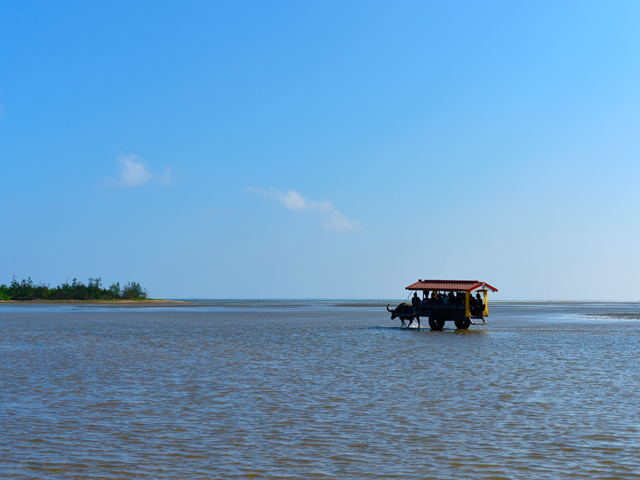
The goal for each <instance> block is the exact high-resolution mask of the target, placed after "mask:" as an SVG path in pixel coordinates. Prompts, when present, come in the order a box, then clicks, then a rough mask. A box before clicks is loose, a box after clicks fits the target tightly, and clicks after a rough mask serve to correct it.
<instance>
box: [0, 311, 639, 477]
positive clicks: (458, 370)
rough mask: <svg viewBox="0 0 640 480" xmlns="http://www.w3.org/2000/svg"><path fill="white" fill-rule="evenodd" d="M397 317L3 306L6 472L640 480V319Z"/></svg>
mask: <svg viewBox="0 0 640 480" xmlns="http://www.w3.org/2000/svg"><path fill="white" fill-rule="evenodd" d="M345 304H346V305H351V306H344V305H345ZM338 305H343V306H338ZM374 305H375V306H374ZM380 305H381V304H379V303H376V304H372V305H367V304H366V302H358V303H353V304H350V303H346V302H339V303H329V302H325V303H323V302H311V303H305V302H294V303H290V304H286V303H273V304H268V305H264V304H257V303H256V304H245V305H236V304H230V303H227V304H224V305H217V304H199V306H198V307H191V308H186V307H185V308H180V307H172V308H164V307H149V308H130V309H128V308H117V309H114V308H109V307H98V306H78V305H71V306H70V305H40V306H29V305H24V306H23V305H10V306H0V477H1V478H25V479H27V478H29V479H30V478H38V479H39V478H43V479H44V478H46V479H51V478H74V479H93V478H96V479H97V478H104V479H116V478H118V479H120V478H123V479H129V478H136V479H164V478H167V479H169V478H171V479H174V478H194V479H198V478H202V479H209V478H327V479H329V478H403V479H405V478H416V479H418V478H419V479H428V478H433V479H460V478H469V479H471V478H474V479H475V478H487V479H503V478H504V479H516V478H522V479H524V478H527V479H529V478H536V479H541V478H548V479H557V478H612V479H613V478H616V479H617V478H640V406H639V401H638V399H639V398H640V373H639V372H640V369H639V368H638V367H639V366H640V360H639V347H640V321H638V320H637V319H634V317H633V315H634V314H639V313H640V304H637V303H630V304H620V303H618V304H577V303H575V304H560V303H547V304H545V303H540V304H524V303H522V304H518V303H511V304H494V305H492V306H491V317H490V318H489V324H488V325H487V326H483V327H471V328H470V329H469V330H466V331H458V330H455V329H454V328H453V324H449V323H447V326H446V328H445V330H444V331H442V332H431V331H429V330H428V329H424V330H422V331H420V332H417V331H415V330H403V329H400V328H399V325H400V322H399V321H398V320H394V321H391V320H390V319H389V314H388V313H387V312H386V310H384V307H381V306H380ZM601 313H613V314H618V315H621V314H629V315H628V316H627V317H625V316H622V317H621V316H618V318H615V317H611V318H610V317H605V316H601V315H590V314H601Z"/></svg>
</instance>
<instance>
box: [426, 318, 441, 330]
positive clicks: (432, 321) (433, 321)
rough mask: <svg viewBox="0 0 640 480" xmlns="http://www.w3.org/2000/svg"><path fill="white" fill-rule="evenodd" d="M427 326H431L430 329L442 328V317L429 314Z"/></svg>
mask: <svg viewBox="0 0 640 480" xmlns="http://www.w3.org/2000/svg"><path fill="white" fill-rule="evenodd" d="M429 326H430V327H431V330H442V328H443V327H444V318H441V317H437V316H434V315H432V316H430V317H429Z"/></svg>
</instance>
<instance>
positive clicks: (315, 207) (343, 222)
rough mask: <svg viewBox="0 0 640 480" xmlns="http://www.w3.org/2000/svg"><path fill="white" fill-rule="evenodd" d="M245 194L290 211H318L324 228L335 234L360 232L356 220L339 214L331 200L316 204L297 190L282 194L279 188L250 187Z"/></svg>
mask: <svg viewBox="0 0 640 480" xmlns="http://www.w3.org/2000/svg"><path fill="white" fill-rule="evenodd" d="M245 193H249V194H251V195H259V196H261V197H262V198H264V199H267V200H273V201H275V202H277V203H279V204H280V205H282V206H283V207H285V208H286V209H288V210H293V211H296V212H300V211H303V210H310V211H317V212H319V213H320V214H321V216H322V217H323V222H324V223H323V224H322V226H323V227H324V228H326V229H327V230H333V231H334V232H355V231H359V230H360V224H359V223H358V222H356V221H355V220H350V219H348V218H347V217H346V216H345V215H343V214H342V213H340V212H338V211H337V210H336V209H335V207H334V206H333V203H331V201H330V200H325V201H323V202H316V201H314V200H309V199H308V198H306V197H304V195H302V194H301V193H300V192H297V191H295V190H287V191H286V192H282V191H280V190H278V189H277V188H270V189H269V190H264V189H262V188H252V187H249V188H247V189H246V190H245Z"/></svg>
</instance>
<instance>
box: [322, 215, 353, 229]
mask: <svg viewBox="0 0 640 480" xmlns="http://www.w3.org/2000/svg"><path fill="white" fill-rule="evenodd" d="M322 226H323V227H324V228H326V229H327V230H333V231H334V232H358V231H360V224H359V223H358V222H356V221H355V220H349V219H348V218H347V217H345V216H344V215H342V214H341V213H340V212H338V211H336V210H334V211H333V212H331V214H330V215H329V220H328V221H327V222H326V223H324V224H323V225H322Z"/></svg>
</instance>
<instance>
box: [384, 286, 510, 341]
mask: <svg viewBox="0 0 640 480" xmlns="http://www.w3.org/2000/svg"><path fill="white" fill-rule="evenodd" d="M406 290H409V291H413V292H414V295H413V297H412V298H411V299H410V301H409V302H403V303H401V304H399V305H398V306H397V307H396V308H394V309H393V310H392V309H390V308H389V305H387V310H389V312H391V319H392V320H393V319H394V318H399V319H400V320H401V322H402V326H403V327H404V322H405V321H408V322H409V323H408V325H407V327H409V326H411V324H412V323H413V321H414V320H416V321H417V323H418V330H419V329H420V317H422V318H425V317H426V318H428V319H429V327H431V330H442V329H443V328H444V324H445V322H449V321H451V322H454V323H455V325H456V328H459V329H462V330H464V329H467V328H469V326H471V325H486V324H487V321H486V320H485V317H487V316H489V308H488V305H487V292H489V291H492V292H497V291H498V289H497V288H495V287H492V286H491V285H489V284H488V283H485V282H479V281H477V280H422V279H420V280H418V281H417V282H416V283H414V284H412V285H409V286H408V287H406ZM418 292H420V294H419V293H418Z"/></svg>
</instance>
